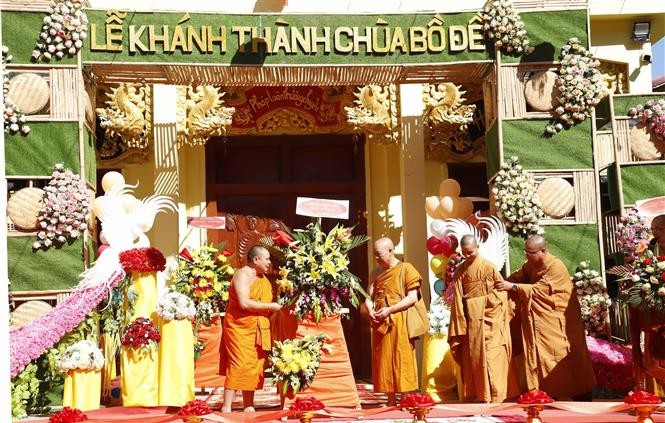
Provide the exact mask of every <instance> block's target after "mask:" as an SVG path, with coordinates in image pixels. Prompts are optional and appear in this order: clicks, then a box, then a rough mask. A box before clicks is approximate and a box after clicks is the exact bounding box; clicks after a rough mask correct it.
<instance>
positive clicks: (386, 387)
mask: <svg viewBox="0 0 665 423" xmlns="http://www.w3.org/2000/svg"><path fill="white" fill-rule="evenodd" d="M402 271H403V272H404V276H403V280H404V289H403V291H404V293H405V295H406V293H407V292H408V291H409V290H411V289H418V288H420V284H421V283H422V277H421V276H420V274H419V273H418V271H417V270H416V269H415V268H414V267H413V266H412V265H411V264H409V263H399V264H397V265H395V266H393V267H392V268H390V269H387V270H384V271H382V272H381V273H379V274H378V275H377V277H376V279H375V280H374V291H373V293H372V300H373V301H374V309H375V310H378V309H380V308H381V307H387V306H391V305H394V304H397V303H398V302H400V301H401V300H402V288H400V286H399V284H400V283H401V279H402V278H401V277H400V272H402ZM405 314H406V312H405V311H401V312H398V313H393V314H391V315H390V316H388V319H386V320H387V322H384V325H382V326H381V327H379V328H372V381H373V383H374V390H375V391H376V392H408V391H414V390H416V389H418V373H417V369H416V350H415V346H414V344H413V343H412V342H411V341H410V340H409V334H408V332H407V330H406V320H405ZM383 332H385V333H383Z"/></svg>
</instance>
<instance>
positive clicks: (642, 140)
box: [628, 123, 664, 160]
mask: <svg viewBox="0 0 665 423" xmlns="http://www.w3.org/2000/svg"><path fill="white" fill-rule="evenodd" d="M628 139H629V140H630V151H631V152H632V153H633V155H634V156H635V157H637V158H638V159H640V160H659V159H660V158H661V157H662V155H663V148H664V146H663V145H662V143H655V142H653V138H652V137H651V133H650V132H649V130H648V129H647V127H646V126H645V125H644V124H642V123H640V124H639V125H636V126H633V127H632V128H630V131H629V132H628Z"/></svg>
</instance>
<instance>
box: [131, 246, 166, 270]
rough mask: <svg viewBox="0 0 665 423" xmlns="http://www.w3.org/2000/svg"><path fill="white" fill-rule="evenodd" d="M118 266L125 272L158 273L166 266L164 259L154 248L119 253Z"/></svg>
mask: <svg viewBox="0 0 665 423" xmlns="http://www.w3.org/2000/svg"><path fill="white" fill-rule="evenodd" d="M120 264H121V265H122V268H123V269H125V272H159V271H162V270H164V267H165V266H166V258H165V257H164V254H162V253H161V251H159V250H158V249H156V248H134V249H133V250H127V251H123V252H122V253H120Z"/></svg>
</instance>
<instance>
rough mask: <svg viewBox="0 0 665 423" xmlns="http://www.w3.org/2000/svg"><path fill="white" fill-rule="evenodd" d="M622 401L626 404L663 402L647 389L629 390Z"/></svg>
mask: <svg viewBox="0 0 665 423" xmlns="http://www.w3.org/2000/svg"><path fill="white" fill-rule="evenodd" d="M623 402H625V403H626V404H660V403H661V402H663V401H662V400H661V399H660V397H659V396H658V395H654V394H652V393H651V392H647V391H635V392H633V391H630V392H628V395H627V396H626V397H624V399H623Z"/></svg>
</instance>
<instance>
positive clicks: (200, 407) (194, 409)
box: [178, 399, 212, 417]
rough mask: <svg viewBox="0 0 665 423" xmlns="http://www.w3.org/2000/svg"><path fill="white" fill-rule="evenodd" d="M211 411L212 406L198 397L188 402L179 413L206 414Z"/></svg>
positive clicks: (187, 415)
mask: <svg viewBox="0 0 665 423" xmlns="http://www.w3.org/2000/svg"><path fill="white" fill-rule="evenodd" d="M211 413H212V408H210V407H209V406H208V404H206V403H205V402H204V401H201V400H197V399H195V400H192V401H190V402H188V403H187V404H185V405H183V406H182V407H180V410H178V415H179V416H180V417H189V416H205V415H206V414H211Z"/></svg>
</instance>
